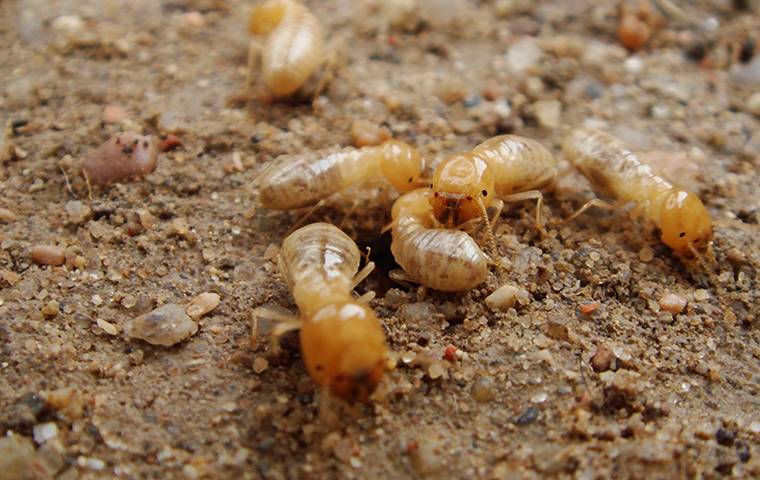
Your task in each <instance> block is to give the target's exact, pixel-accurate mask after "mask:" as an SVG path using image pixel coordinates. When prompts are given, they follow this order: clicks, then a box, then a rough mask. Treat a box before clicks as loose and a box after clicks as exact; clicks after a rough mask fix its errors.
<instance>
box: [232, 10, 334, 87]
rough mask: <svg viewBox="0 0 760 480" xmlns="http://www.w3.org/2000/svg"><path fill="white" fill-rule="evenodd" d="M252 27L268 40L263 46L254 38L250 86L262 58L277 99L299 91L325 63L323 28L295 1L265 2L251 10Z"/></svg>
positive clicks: (248, 84)
mask: <svg viewBox="0 0 760 480" xmlns="http://www.w3.org/2000/svg"><path fill="white" fill-rule="evenodd" d="M248 27H249V30H250V32H251V33H253V34H255V35H257V36H265V37H266V38H265V39H264V41H263V45H261V44H260V42H259V40H258V39H257V38H254V39H253V41H252V42H251V46H250V48H249V50H248V74H247V78H246V85H247V86H249V87H250V85H251V83H252V81H253V73H254V72H253V70H254V68H255V65H256V63H257V59H258V58H259V57H260V58H261V62H260V65H261V70H262V73H263V77H264V83H265V84H266V86H267V88H268V89H269V91H270V92H272V94H273V95H274V96H276V97H287V96H289V95H291V94H293V93H294V92H296V91H297V90H298V89H300V88H301V87H302V86H303V85H304V83H306V81H307V80H308V79H309V77H311V76H312V74H313V73H314V72H315V71H316V70H317V68H319V67H320V66H321V65H322V64H323V63H324V61H325V55H324V43H325V38H324V33H323V31H322V25H321V24H320V22H319V19H317V17H315V16H314V14H313V13H311V12H310V11H309V9H308V8H306V7H305V6H304V5H302V4H301V3H299V2H297V1H295V0H264V1H263V2H261V3H260V4H258V5H256V6H255V7H254V8H253V10H252V11H251V16H250V18H249V25H248Z"/></svg>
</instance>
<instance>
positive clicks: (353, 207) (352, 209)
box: [338, 199, 359, 230]
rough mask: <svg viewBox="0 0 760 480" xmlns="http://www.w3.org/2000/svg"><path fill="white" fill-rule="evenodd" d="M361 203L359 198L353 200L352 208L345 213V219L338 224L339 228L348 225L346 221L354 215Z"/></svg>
mask: <svg viewBox="0 0 760 480" xmlns="http://www.w3.org/2000/svg"><path fill="white" fill-rule="evenodd" d="M358 205H359V201H358V200H357V199H354V201H353V202H351V208H349V209H348V211H347V212H346V214H345V215H343V220H341V221H340V223H339V224H338V228H340V229H341V230H343V227H345V226H346V221H347V220H348V217H350V216H351V215H353V213H354V210H356V207H357V206H358Z"/></svg>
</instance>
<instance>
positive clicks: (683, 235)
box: [678, 232, 686, 238]
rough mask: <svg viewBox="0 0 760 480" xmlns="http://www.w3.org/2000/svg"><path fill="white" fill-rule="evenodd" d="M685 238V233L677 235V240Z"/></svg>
mask: <svg viewBox="0 0 760 480" xmlns="http://www.w3.org/2000/svg"><path fill="white" fill-rule="evenodd" d="M685 236H686V232H681V233H679V234H678V238H683V237H685Z"/></svg>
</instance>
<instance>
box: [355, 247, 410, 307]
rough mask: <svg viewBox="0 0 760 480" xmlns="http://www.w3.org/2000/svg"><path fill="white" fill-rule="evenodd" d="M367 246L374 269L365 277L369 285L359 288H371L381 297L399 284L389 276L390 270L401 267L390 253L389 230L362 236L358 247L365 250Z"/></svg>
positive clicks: (363, 289)
mask: <svg viewBox="0 0 760 480" xmlns="http://www.w3.org/2000/svg"><path fill="white" fill-rule="evenodd" d="M367 247H369V248H370V249H371V251H370V256H369V258H370V260H371V261H373V262H375V270H373V271H372V274H371V275H370V276H369V277H368V279H367V281H368V283H369V284H371V287H370V286H366V287H364V288H362V287H361V286H360V287H359V290H360V291H366V290H367V289H368V288H372V289H374V290H375V294H377V296H378V297H382V296H384V295H385V292H387V291H388V290H390V289H391V288H398V287H399V286H400V285H399V284H398V283H397V282H394V281H393V280H391V278H390V276H389V273H390V271H391V270H395V269H398V268H401V267H399V265H398V263H396V260H394V258H393V254H392V253H391V232H385V233H383V234H380V235H377V236H374V237H373V236H368V237H363V238H362V241H361V242H360V244H359V248H361V249H362V251H366V250H367Z"/></svg>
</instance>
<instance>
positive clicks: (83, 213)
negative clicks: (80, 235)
mask: <svg viewBox="0 0 760 480" xmlns="http://www.w3.org/2000/svg"><path fill="white" fill-rule="evenodd" d="M65 208H66V215H67V216H68V219H69V222H71V223H73V224H80V223H84V222H86V221H87V220H89V219H90V217H91V215H92V210H91V209H90V207H89V206H87V205H86V204H84V203H82V202H80V201H79V200H70V201H68V202H66V207H65Z"/></svg>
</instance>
